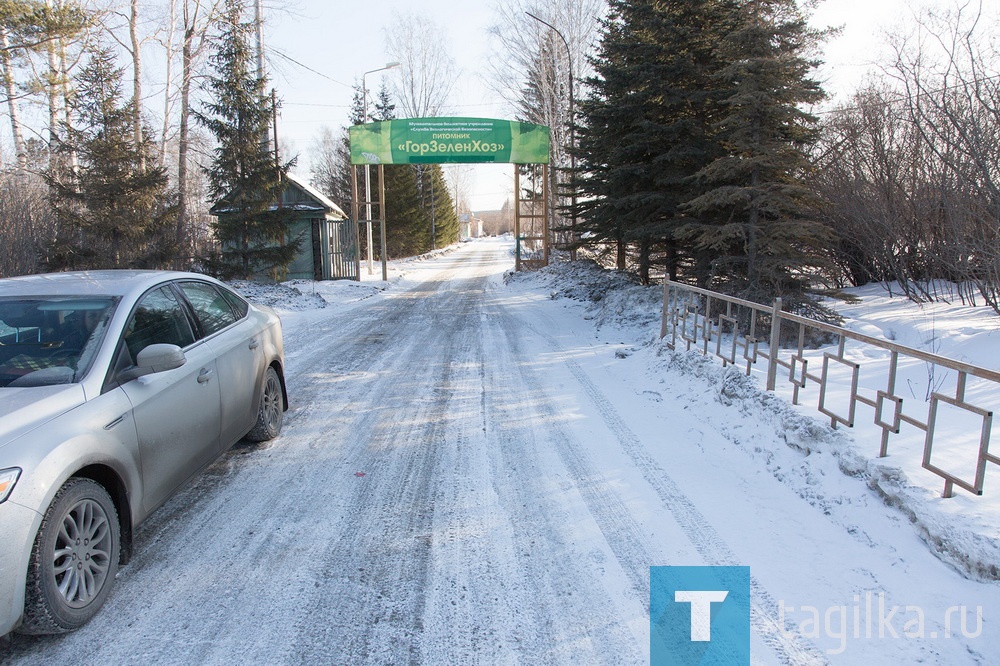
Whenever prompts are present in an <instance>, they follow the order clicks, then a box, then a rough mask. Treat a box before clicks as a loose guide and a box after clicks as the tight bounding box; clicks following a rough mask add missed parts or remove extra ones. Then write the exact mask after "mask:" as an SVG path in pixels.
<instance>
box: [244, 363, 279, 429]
mask: <svg viewBox="0 0 1000 666" xmlns="http://www.w3.org/2000/svg"><path fill="white" fill-rule="evenodd" d="M284 415H285V402H284V399H283V397H282V393H281V380H280V379H279V378H278V373H277V372H275V370H274V368H270V367H269V368H268V369H267V372H266V373H265V374H264V384H263V385H262V386H261V389H260V405H259V406H258V408H257V424H256V425H255V426H254V427H253V430H251V431H250V432H249V433H247V437H246V438H247V439H248V440H250V441H251V442H265V441H267V440H269V439H274V438H275V437H277V436H278V434H279V433H280V432H281V424H282V422H283V420H284Z"/></svg>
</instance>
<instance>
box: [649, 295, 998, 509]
mask: <svg viewBox="0 0 1000 666" xmlns="http://www.w3.org/2000/svg"><path fill="white" fill-rule="evenodd" d="M660 337H661V339H665V340H666V344H667V346H668V347H669V348H670V349H677V348H678V347H680V346H682V345H683V346H684V347H685V348H686V349H688V350H691V349H699V350H700V351H701V353H702V354H705V355H709V354H711V355H713V356H716V357H718V358H719V359H720V360H721V361H722V363H723V365H724V366H726V365H734V366H740V367H741V368H742V369H743V370H744V371H745V372H746V374H747V375H750V374H751V372H752V371H753V370H754V369H755V368H759V369H760V372H762V373H764V374H765V376H766V387H767V390H768V391H775V390H776V387H778V385H779V384H778V382H779V380H780V381H783V382H785V383H786V384H789V385H790V387H791V395H792V402H793V403H794V404H799V402H800V394H801V392H802V391H803V390H804V389H806V387H807V386H809V387H811V385H815V386H817V387H818V389H819V395H818V404H817V409H818V410H819V411H820V412H821V413H822V414H824V415H825V416H827V417H829V419H830V425H831V426H832V427H834V428H836V427H837V426H838V425H845V426H847V427H854V425H855V423H856V419H857V418H858V408H859V407H861V408H867V409H868V410H870V416H872V417H873V418H874V424H875V426H877V427H878V428H879V429H881V444H880V447H879V456H880V457H885V456H886V455H888V452H889V444H890V438H891V437H892V436H893V435H898V434H899V433H900V430H901V428H902V426H903V425H908V426H912V427H914V428H917V429H918V430H920V431H922V433H923V439H924V445H923V460H922V461H921V465H922V467H924V468H925V469H927V470H929V471H931V472H933V473H935V474H937V475H938V476H940V477H941V478H943V479H944V492H943V496H944V497H951V496H952V495H953V493H954V486H956V485H957V486H959V487H961V488H964V489H965V490H967V491H969V492H971V493H974V494H976V495H982V494H983V484H984V481H985V476H986V467H987V463H993V464H996V465H1000V457H998V456H996V455H994V454H992V453H990V450H989V446H990V435H991V431H992V427H993V411H992V410H990V409H988V408H987V407H985V406H984V405H983V403H991V402H996V401H997V400H998V399H1000V372H997V371H995V370H990V369H988V368H982V367H979V366H976V365H972V364H970V363H965V362H962V361H958V360H955V359H951V358H947V357H944V356H940V355H937V354H933V353H929V352H926V351H923V350H920V349H914V348H912V347H907V346H904V345H899V344H896V343H894V342H892V341H889V340H884V339H882V338H876V337H872V336H868V335H864V334H862V333H857V332H854V331H850V330H847V329H845V328H841V327H839V326H833V325H830V324H827V323H824V322H820V321H816V320H813V319H809V318H806V317H802V316H799V315H795V314H792V313H788V312H782V310H781V299H777V300H776V301H775V303H774V305H773V306H771V307H768V306H764V305H760V304H758V303H753V302H750V301H746V300H742V299H739V298H733V297H730V296H725V295H723V294H719V293H716V292H712V291H708V290H705V289H699V288H697V287H692V286H689V285H685V284H680V283H677V282H672V281H669V280H668V281H667V282H666V283H665V284H664V287H663V312H662V325H661V330H660ZM849 340H850V341H853V342H856V343H861V344H860V345H854V344H852V347H851V349H850V351H849V350H848V347H847V342H848V341H849ZM871 347H875V348H878V349H881V350H884V351H885V352H888V354H885V353H882V354H881V355H876V358H874V359H871V360H869V358H868V357H869V356H871V354H870V353H868V352H866V351H865V350H866V349H869V350H870V348H871ZM831 350H832V351H831ZM914 371H919V372H922V373H924V374H925V375H926V377H925V379H926V382H924V381H923V379H922V380H921V381H916V382H915V381H914V380H913V379H905V378H903V377H902V376H901V375H902V374H907V375H908V376H910V377H912V376H913V373H914ZM952 372H953V373H954V376H953V377H952V376H951V373H952ZM973 383H974V384H975V386H974V387H973ZM915 385H920V386H921V387H924V386H925V388H926V392H925V395H924V400H923V403H925V404H926V409H925V408H923V407H922V406H921V400H920V399H919V398H917V397H916V395H915V393H914V388H915ZM907 388H908V389H909V390H910V393H911V398H906V402H905V404H906V408H905V409H904V398H905V396H904V395H903V394H904V393H905V391H906V389H907ZM946 388H947V390H946ZM914 403H916V406H915V407H911V405H913V404H914ZM945 411H947V412H948V421H949V424H951V426H952V427H951V428H950V429H948V430H947V431H946V432H944V433H943V432H942V430H943V428H941V427H940V420H941V415H942V413H943V412H945ZM955 424H958V425H959V429H958V431H956V430H955V428H954V425H955ZM943 437H948V438H949V439H951V440H953V441H951V442H948V441H944V442H943V441H941V439H942V438H943ZM961 442H964V443H965V445H964V446H961V445H960V443H961ZM970 448H971V449H973V450H974V451H975V454H974V456H973V457H974V459H969V456H968V455H967V454H968V449H970ZM963 453H964V454H965V457H966V459H963V458H962V455H963Z"/></svg>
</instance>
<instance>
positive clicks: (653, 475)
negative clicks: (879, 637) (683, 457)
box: [524, 321, 829, 666]
mask: <svg viewBox="0 0 1000 666" xmlns="http://www.w3.org/2000/svg"><path fill="white" fill-rule="evenodd" d="M524 324H525V325H526V326H527V327H529V328H530V329H531V330H532V331H533V332H534V333H535V334H536V335H538V336H539V337H540V338H541V339H542V340H544V341H545V342H546V344H547V345H548V346H549V349H550V350H551V351H553V352H559V351H561V349H560V348H559V346H558V345H557V343H556V341H555V340H553V339H552V337H551V336H549V335H548V334H546V333H544V332H542V331H540V330H539V329H538V327H537V326H534V325H532V324H531V322H529V321H524ZM563 363H564V364H565V365H566V367H567V368H568V369H569V371H570V373H572V375H573V377H574V378H576V380H577V381H578V382H579V383H580V386H581V387H582V388H583V389H584V391H585V392H586V393H587V396H588V397H589V398H590V400H591V403H592V404H593V405H594V407H595V408H596V409H597V412H598V413H599V414H600V415H601V418H602V420H603V421H604V423H605V424H606V425H607V427H608V429H609V430H611V432H612V433H614V435H615V437H616V439H617V440H618V442H619V445H620V446H621V448H622V450H623V451H624V452H625V453H626V454H627V455H628V456H629V458H630V459H631V460H632V462H633V464H635V466H636V467H637V468H638V469H639V470H640V472H641V473H642V475H643V478H645V480H646V482H647V483H649V485H650V487H652V488H653V490H655V492H656V494H657V495H658V496H659V497H660V500H661V501H662V502H663V505H664V506H665V507H666V508H667V509H668V510H669V511H670V513H671V514H672V515H673V517H674V519H675V521H676V522H677V524H678V525H679V526H680V528H681V529H682V530H683V531H684V534H685V535H687V537H688V539H689V540H690V541H691V543H692V545H693V546H694V547H695V549H696V550H697V551H698V553H699V555H701V556H702V558H703V559H704V560H705V563H706V564H708V565H709V566H739V564H740V560H739V558H738V557H737V555H736V553H735V552H734V551H733V550H732V549H731V548H730V547H729V545H728V544H727V543H726V542H725V540H724V539H723V538H722V536H721V535H720V534H719V533H718V532H717V531H716V530H715V528H713V527H712V525H711V523H709V521H708V520H707V519H706V518H705V516H704V515H703V514H702V513H701V512H700V511H699V510H698V508H697V507H696V506H695V505H694V503H693V502H692V501H691V500H690V499H689V498H688V497H687V496H686V495H685V494H684V492H683V491H682V490H681V489H680V487H679V486H678V485H677V483H676V482H675V481H674V480H673V479H672V478H671V477H670V475H669V474H668V473H667V472H666V471H665V470H664V469H663V468H662V467H660V465H659V464H658V463H657V462H656V461H655V460H654V459H653V458H652V456H650V455H649V453H648V452H647V451H646V448H645V446H644V445H643V443H642V442H641V441H640V439H639V438H638V437H637V436H636V435H635V433H634V432H633V431H632V429H631V428H630V427H629V426H628V424H627V423H626V422H625V420H624V419H623V418H622V417H621V415H620V414H619V413H618V410H616V409H615V407H614V405H612V404H611V401H610V400H608V398H607V396H605V395H604V394H603V393H602V392H601V390H600V389H599V388H598V387H597V385H596V384H594V382H592V381H591V380H590V378H589V377H588V376H587V373H586V372H585V371H584V370H583V368H582V367H581V366H580V364H579V363H577V362H576V361H574V360H573V359H570V358H566V359H564V360H563ZM648 561H651V560H648ZM646 585H647V589H648V576H647V580H646ZM777 607H778V604H777V602H776V601H775V600H774V597H772V596H771V594H770V593H769V592H768V591H767V590H766V589H765V588H764V586H763V585H761V583H760V582H759V581H758V580H757V579H756V578H754V577H753V576H751V578H750V622H751V625H752V626H753V627H754V630H755V632H756V633H757V635H758V637H759V638H760V639H761V640H762V641H763V642H764V643H765V644H766V645H767V646H768V647H769V648H770V649H771V651H772V652H773V653H774V654H775V656H776V657H778V658H779V659H780V660H781V663H783V664H790V665H794V666H799V665H812V664H816V665H818V664H827V663H829V662H828V660H827V659H826V657H825V656H823V654H822V653H821V652H820V651H819V649H818V648H817V647H816V646H815V645H813V644H811V643H810V642H808V641H806V640H805V639H803V638H802V637H801V636H799V635H798V633H796V632H794V631H791V630H789V629H788V628H786V627H784V626H782V625H781V623H780V622H779V621H778V619H777V618H776V617H775V616H774V611H773V609H775V608H777ZM647 610H648V608H647Z"/></svg>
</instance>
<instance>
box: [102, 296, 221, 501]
mask: <svg viewBox="0 0 1000 666" xmlns="http://www.w3.org/2000/svg"><path fill="white" fill-rule="evenodd" d="M123 343H124V345H125V347H126V349H127V351H128V353H129V354H130V355H131V357H132V359H133V362H134V360H135V358H136V355H137V354H138V353H139V352H140V351H142V349H144V348H145V347H147V346H148V345H151V344H156V343H166V344H174V345H177V346H178V347H181V348H182V349H183V350H184V355H185V357H186V359H187V360H186V362H185V363H184V365H182V366H181V367H179V368H176V369H174V370H167V371H165V372H158V373H155V374H151V375H146V376H144V377H139V378H138V379H134V380H132V381H130V382H126V383H125V384H123V385H122V389H123V390H124V391H125V393H126V395H127V396H128V398H129V400H130V401H131V403H132V413H133V417H134V420H135V427H136V432H137V434H138V438H139V459H140V469H141V473H142V482H143V497H142V507H143V509H144V511H146V512H148V511H152V510H153V509H154V508H156V507H157V506H158V505H160V504H161V503H162V502H163V501H164V500H166V499H167V497H169V496H170V494H171V493H173V492H174V491H175V490H176V489H177V488H178V487H179V486H180V485H181V484H183V483H184V482H185V481H186V480H187V479H189V478H191V476H192V475H194V474H195V473H197V472H198V471H199V470H201V468H203V467H204V466H205V465H207V464H208V463H210V462H211V461H212V460H214V459H215V458H216V456H218V454H219V450H220V444H219V432H220V417H219V413H220V393H219V381H218V376H217V375H218V370H217V366H216V362H215V353H214V351H213V350H212V348H211V347H209V346H208V345H207V344H205V343H204V342H203V341H196V340H195V334H194V331H193V329H192V327H191V322H190V320H189V318H188V316H187V314H186V313H185V311H184V309H183V307H182V305H181V303H180V301H179V300H178V298H177V296H176V295H175V294H174V292H173V291H172V290H171V289H170V287H168V286H164V287H159V288H156V289H154V290H152V291H150V292H148V293H147V294H146V295H144V296H143V297H142V299H141V300H140V301H139V303H138V305H137V306H136V308H135V310H134V312H133V313H132V315H131V319H130V320H129V323H128V325H127V327H126V329H125V333H124V336H123Z"/></svg>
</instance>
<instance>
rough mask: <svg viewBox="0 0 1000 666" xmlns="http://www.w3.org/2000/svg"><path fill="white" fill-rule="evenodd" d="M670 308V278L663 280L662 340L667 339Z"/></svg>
mask: <svg viewBox="0 0 1000 666" xmlns="http://www.w3.org/2000/svg"><path fill="white" fill-rule="evenodd" d="M669 307H670V278H669V277H664V278H663V308H662V309H661V310H660V339H661V340H662V339H663V338H665V337H667V308H669Z"/></svg>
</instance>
